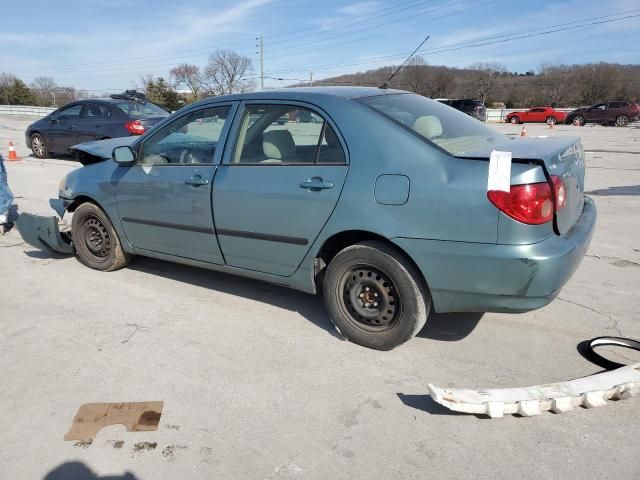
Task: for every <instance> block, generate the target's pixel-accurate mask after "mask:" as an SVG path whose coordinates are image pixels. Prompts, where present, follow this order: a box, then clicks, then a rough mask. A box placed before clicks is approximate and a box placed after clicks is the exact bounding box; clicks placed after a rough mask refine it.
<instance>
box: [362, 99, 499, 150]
mask: <svg viewBox="0 0 640 480" xmlns="http://www.w3.org/2000/svg"><path fill="white" fill-rule="evenodd" d="M358 101H359V102H361V103H364V104H365V105H368V106H370V107H372V108H373V109H374V110H377V111H378V112H380V113H381V114H383V115H384V116H386V117H388V118H390V119H391V120H393V121H395V122H397V123H400V124H401V125H402V126H404V127H405V128H407V129H409V130H411V131H413V132H414V133H417V134H418V135H420V136H421V137H423V138H424V139H425V140H427V141H429V142H431V143H434V144H435V145H437V146H438V147H440V148H442V149H443V150H445V151H447V152H448V153H449V154H451V155H460V154H463V153H467V152H471V151H474V150H478V149H482V148H485V147H487V145H495V144H501V143H504V142H506V141H508V138H507V137H506V136H505V135H502V134H501V133H498V132H496V131H495V130H493V129H492V128H489V127H487V126H486V125H485V124H484V123H482V122H479V121H478V120H476V119H474V118H472V117H470V116H469V115H466V114H464V113H462V112H460V111H458V110H455V109H453V108H451V107H448V106H446V105H443V104H442V103H439V102H436V101H434V100H431V99H428V98H425V97H422V96H420V95H415V94H410V93H406V94H405V93H398V94H389V95H379V96H375V97H364V98H360V99H358Z"/></svg>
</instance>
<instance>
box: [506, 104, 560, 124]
mask: <svg viewBox="0 0 640 480" xmlns="http://www.w3.org/2000/svg"><path fill="white" fill-rule="evenodd" d="M566 118H567V114H566V113H565V112H560V111H558V110H556V109H554V108H551V107H533V108H530V109H529V110H523V111H520V112H511V113H509V114H508V115H507V116H506V117H505V119H504V121H505V122H507V123H514V124H517V123H547V124H549V125H555V124H556V123H558V122H561V123H563V122H564V121H565V119H566Z"/></svg>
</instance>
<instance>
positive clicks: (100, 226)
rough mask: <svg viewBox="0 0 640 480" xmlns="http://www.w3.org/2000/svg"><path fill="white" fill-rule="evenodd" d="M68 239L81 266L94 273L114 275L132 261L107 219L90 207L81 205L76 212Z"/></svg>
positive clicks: (88, 204)
mask: <svg viewBox="0 0 640 480" xmlns="http://www.w3.org/2000/svg"><path fill="white" fill-rule="evenodd" d="M71 237H72V239H73V246H74V248H75V250H76V254H77V255H78V259H79V260H80V262H81V263H82V264H83V265H86V266H87V267H89V268H93V269H94V270H100V271H103V272H113V271H115V270H119V269H121V268H123V267H125V266H126V265H127V264H128V263H129V261H130V260H131V257H132V255H130V254H128V253H126V252H125V251H124V250H123V249H122V245H121V243H120V239H119V238H118V234H117V233H116V231H115V229H114V228H113V225H112V224H111V222H110V221H109V218H108V217H107V215H106V214H105V213H104V212H103V211H102V210H101V209H100V208H99V207H98V206H97V205H94V204H93V203H83V204H82V205H80V206H79V207H78V208H77V209H76V210H75V212H74V214H73V221H72V222H71Z"/></svg>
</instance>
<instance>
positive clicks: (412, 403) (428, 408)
mask: <svg viewBox="0 0 640 480" xmlns="http://www.w3.org/2000/svg"><path fill="white" fill-rule="evenodd" d="M424 388H425V390H426V389H427V386H426V385H425V386H424ZM397 395H398V398H399V399H400V401H401V402H402V403H404V404H405V405H406V406H407V407H411V408H415V409H416V410H422V411H423V412H427V413H430V414H431V415H468V414H467V413H461V412H454V411H453V410H449V409H448V408H447V407H444V406H442V405H440V404H439V403H436V402H435V401H434V400H433V398H431V395H429V394H426V395H405V394H404V393H398V394H397Z"/></svg>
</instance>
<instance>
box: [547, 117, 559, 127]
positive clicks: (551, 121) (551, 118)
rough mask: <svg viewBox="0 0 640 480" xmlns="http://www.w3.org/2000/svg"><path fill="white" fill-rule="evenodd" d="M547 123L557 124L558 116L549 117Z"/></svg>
mask: <svg viewBox="0 0 640 480" xmlns="http://www.w3.org/2000/svg"><path fill="white" fill-rule="evenodd" d="M546 122H547V125H555V124H556V123H558V120H557V119H556V117H547V120H546Z"/></svg>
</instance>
